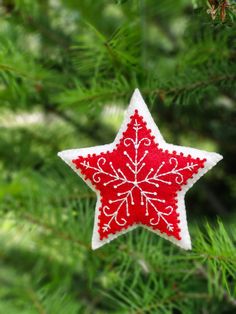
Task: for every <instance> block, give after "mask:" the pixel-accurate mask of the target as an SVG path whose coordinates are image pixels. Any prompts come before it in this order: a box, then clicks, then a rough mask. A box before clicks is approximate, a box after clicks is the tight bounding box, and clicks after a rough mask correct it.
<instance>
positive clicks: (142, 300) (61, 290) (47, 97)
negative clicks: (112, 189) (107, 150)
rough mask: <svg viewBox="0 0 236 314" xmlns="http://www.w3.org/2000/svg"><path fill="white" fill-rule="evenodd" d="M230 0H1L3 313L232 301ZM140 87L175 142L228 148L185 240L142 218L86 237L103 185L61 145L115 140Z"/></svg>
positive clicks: (190, 202)
mask: <svg viewBox="0 0 236 314" xmlns="http://www.w3.org/2000/svg"><path fill="white" fill-rule="evenodd" d="M227 3H228V4H227V5H226V8H225V14H226V16H225V17H224V11H223V8H224V5H225V4H226V1H213V0H211V1H209V2H207V1H205V0H204V1H203V0H193V1H192V2H191V1H187V0H178V1H171V0H159V1H156V0H116V1H115V0H113V1H112V0H110V1H108V0H97V1H94V0H93V1H92V0H81V1H76V0H2V1H1V2H0V170H1V176H0V217H1V220H0V264H1V268H0V283H1V285H0V313H7V314H15V313H17V314H18V313H22V314H31V313H32V314H34V313H39V314H59V313H61V314H76V313H136V314H138V313H164V314H168V313H186V314H188V313H191V314H192V313H210V314H212V313H217V314H218V313H234V312H235V309H236V285H235V283H236V272H235V269H236V250H235V244H236V225H235V221H236V216H235V213H234V204H235V201H236V197H235V196H236V181H235V169H236V168H235V152H236V146H235V136H236V128H235V122H236V107H235V105H236V92H235V91H236V88H235V87H236V86H235V79H236V62H235V60H236V49H235V48H236V37H235V33H236V27H235V1H228V2H227ZM213 5H214V8H215V9H217V10H216V13H214V12H213V11H212V10H213ZM207 10H209V11H208V13H210V14H208V13H207ZM214 14H215V15H214ZM213 18H215V19H213ZM136 87H138V88H140V90H141V92H142V94H143V95H144V97H145V100H146V101H147V103H148V104H149V107H150V110H151V112H152V114H153V116H154V119H155V120H156V122H157V124H158V125H159V127H160V129H161V131H162V132H163V134H164V135H165V138H166V140H167V142H173V143H174V144H177V145H178V144H180V145H186V146H193V147H198V148H199V149H206V150H210V151H211V150H212V151H213V150H215V151H217V152H219V153H220V154H222V155H223V156H224V159H223V161H222V162H221V163H220V164H219V165H217V167H215V168H214V169H213V170H212V171H211V172H210V173H209V174H207V175H206V176H205V177H204V178H202V179H201V180H200V181H199V182H198V183H197V184H196V185H195V186H194V188H193V189H192V190H191V191H190V192H189V193H188V195H187V200H186V203H187V204H186V207H187V215H188V220H189V222H190V233H191V236H192V241H193V250H192V251H190V252H185V251H181V250H180V249H179V248H177V247H175V246H174V245H172V244H170V243H168V241H165V240H162V239H160V238H159V237H157V236H156V235H154V234H152V233H151V232H147V231H146V230H144V229H141V228H140V229H137V230H134V231H133V232H130V233H128V234H126V235H124V236H122V237H120V238H119V239H117V240H116V241H114V242H112V243H111V244H110V245H106V246H105V247H103V248H101V249H99V250H97V251H92V250H91V248H90V242H91V234H92V228H93V219H94V207H95V195H94V193H92V192H91V190H89V189H88V188H87V187H86V186H85V184H84V183H83V182H82V180H80V179H79V178H78V177H77V176H76V175H75V174H73V173H72V172H71V171H70V170H69V169H68V167H67V166H65V165H64V164H63V163H62V162H61V160H59V158H58V157H57V156H56V154H57V152H58V151H60V150H64V149H67V148H73V147H74V148H76V147H77V148H78V147H85V146H91V145H98V144H104V143H109V142H112V141H113V139H114V136H115V134H116V132H117V130H118V128H119V125H120V123H121V121H122V117H123V111H124V109H125V108H126V106H127V104H128V101H129V99H130V96H131V95H132V92H133V90H134V88H136Z"/></svg>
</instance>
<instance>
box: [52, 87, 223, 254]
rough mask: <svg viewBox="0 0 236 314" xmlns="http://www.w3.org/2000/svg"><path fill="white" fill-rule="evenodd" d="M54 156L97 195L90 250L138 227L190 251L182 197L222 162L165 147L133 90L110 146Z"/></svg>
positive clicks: (186, 149) (203, 153)
mask: <svg viewBox="0 0 236 314" xmlns="http://www.w3.org/2000/svg"><path fill="white" fill-rule="evenodd" d="M58 155H59V156H60V157H61V158H62V159H63V160H64V161H65V162H66V163H67V164H68V165H69V166H70V167H71V168H72V169H73V170H74V171H75V172H76V173H77V174H78V175H79V176H80V177H81V178H82V179H83V180H84V181H85V182H86V183H87V185H88V186H89V187H90V188H91V189H92V190H93V191H94V192H95V193H96V194H97V204H96V210H95V221H94V228H93V236H92V248H93V249H97V248H99V247H101V246H102V245H104V244H106V243H107V242H110V241H111V240H113V239H115V238H116V237H118V236H119V235H121V234H124V233H126V232H127V231H129V230H132V229H134V228H136V227H138V226H143V227H145V228H147V229H148V230H150V231H153V232H154V233H156V234H158V235H160V236H161V237H163V238H165V239H168V240H170V241H171V242H173V243H175V244H177V245H178V246H180V247H182V248H183V249H186V250H187V249H191V240H190V236H189V231H188V226H187V220H186V212H185V204H184V196H185V193H186V192H187V191H188V190H189V189H190V188H191V186H192V185H193V184H194V183H195V182H196V181H197V180H198V179H199V178H200V177H201V176H202V175H204V174H205V173H206V172H207V171H208V170H209V169H211V168H212V167H213V166H214V165H215V164H216V163H217V162H218V161H219V160H221V159H222V156H221V155H219V154H216V153H210V152H206V151H202V150H198V149H194V148H189V147H182V146H176V145H172V144H168V143H166V142H165V140H164V139H163V137H162V135H161V133H160V131H159V129H158V127H157V126H156V124H155V122H154V121H153V119H152V116H151V114H150V112H149V110H148V108H147V106H146V104H145V102H144V100H143V98H142V96H141V94H140V92H139V90H138V89H136V90H135V92H134V94H133V96H132V99H131V102H130V105H129V107H128V110H127V113H126V116H125V119H124V122H123V124H122V125H121V128H120V130H119V132H118V134H117V136H116V138H115V140H114V142H113V143H111V144H108V145H102V146H96V147H90V148H82V149H71V150H65V151H62V152H60V153H58ZM81 227H82V226H81Z"/></svg>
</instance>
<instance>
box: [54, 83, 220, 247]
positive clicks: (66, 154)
mask: <svg viewBox="0 0 236 314" xmlns="http://www.w3.org/2000/svg"><path fill="white" fill-rule="evenodd" d="M136 109H137V110H138V111H139V113H140V114H141V115H142V116H143V118H144V121H146V122H147V127H148V128H149V129H151V133H152V135H153V136H154V137H155V142H156V143H158V144H159V147H160V148H162V149H164V150H166V149H167V150H168V151H176V152H177V153H183V154H184V155H185V156H188V155H189V154H190V155H191V156H192V157H194V158H201V159H203V158H205V159H206V162H205V164H204V168H201V169H199V171H198V173H197V174H194V175H193V178H192V179H189V180H188V184H186V185H184V186H182V190H181V191H179V192H178V193H177V194H178V196H177V213H179V217H178V218H179V220H180V223H179V228H180V237H181V240H177V239H175V238H174V237H172V236H168V235H166V234H164V233H161V232H159V231H157V230H153V229H151V228H149V227H147V226H143V225H142V226H143V227H145V228H147V229H148V230H150V231H152V232H154V233H156V234H158V235H160V236H161V237H163V238H165V239H167V240H169V241H171V242H173V243H175V244H176V245H178V246H180V247H182V248H183V249H185V250H189V249H191V239H190V235H189V231H188V226H187V219H186V210H185V202H184V197H185V193H186V192H187V191H188V190H189V189H190V188H191V187H192V185H193V184H194V183H195V182H196V181H197V180H198V179H199V178H200V177H201V176H203V175H204V174H205V173H206V172H207V171H208V170H210V169H211V168H212V167H213V166H214V165H216V164H217V162H218V161H220V160H221V159H222V158H223V157H222V156H221V155H219V154H217V153H210V152H206V151H203V150H198V149H195V148H190V147H183V146H177V145H173V144H168V143H166V142H165V140H164V139H163V137H162V135H161V133H160V131H159V129H158V127H157V125H156V124H155V122H154V121H153V118H152V116H151V114H150V112H149V110H148V108H147V105H146V104H145V102H144V100H143V98H142V95H141V94H140V92H139V90H138V89H135V91H134V93H133V96H132V98H131V101H130V104H129V107H128V108H127V111H126V114H125V118H124V121H123V123H122V125H121V128H120V130H119V132H118V134H117V136H116V138H115V140H114V142H113V143H111V144H107V145H101V146H95V147H89V148H81V149H70V150H65V151H62V152H59V153H58V156H59V157H60V158H62V159H63V160H64V161H65V162H66V163H67V164H68V165H69V166H70V167H71V168H72V169H73V170H74V171H75V172H76V173H77V174H78V175H79V176H80V177H81V178H82V179H83V180H84V181H85V182H86V184H87V185H88V186H89V187H90V188H91V189H92V190H93V191H94V192H95V193H96V194H97V203H96V209H95V219H94V227H93V236H92V249H97V248H99V247H101V246H102V245H104V244H106V243H108V242H110V241H112V240H114V239H115V238H117V237H118V236H119V235H121V234H124V233H126V232H127V231H129V230H132V229H135V228H136V227H138V226H139V224H136V225H133V226H131V227H129V228H128V229H124V230H122V231H120V232H117V233H116V234H111V235H109V236H108V238H106V239H103V240H100V236H99V233H98V216H99V208H100V206H101V198H100V193H99V191H97V190H96V188H95V187H94V186H93V185H92V184H91V182H90V181H89V180H85V178H84V175H83V174H82V173H81V172H80V170H79V169H76V167H75V165H74V164H73V162H72V160H73V159H76V158H77V157H78V156H83V157H85V156H87V155H88V154H100V153H101V152H107V151H112V150H113V149H114V148H115V147H116V144H118V143H119V141H120V139H121V138H122V134H123V132H124V131H125V130H126V129H127V124H128V123H129V122H130V116H132V115H133V114H134V111H135V110H136Z"/></svg>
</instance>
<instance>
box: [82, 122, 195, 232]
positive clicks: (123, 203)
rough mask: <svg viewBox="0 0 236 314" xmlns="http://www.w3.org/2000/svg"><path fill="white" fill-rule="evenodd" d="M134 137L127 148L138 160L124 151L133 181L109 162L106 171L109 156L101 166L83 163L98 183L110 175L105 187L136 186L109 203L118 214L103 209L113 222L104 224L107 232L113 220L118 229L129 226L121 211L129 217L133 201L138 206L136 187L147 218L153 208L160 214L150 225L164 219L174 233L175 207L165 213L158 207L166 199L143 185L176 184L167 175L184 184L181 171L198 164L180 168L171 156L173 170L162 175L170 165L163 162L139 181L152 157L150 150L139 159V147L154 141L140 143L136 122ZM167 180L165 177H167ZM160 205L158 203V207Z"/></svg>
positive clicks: (127, 142) (107, 207)
mask: <svg viewBox="0 0 236 314" xmlns="http://www.w3.org/2000/svg"><path fill="white" fill-rule="evenodd" d="M133 129H134V138H131V137H128V138H125V140H124V145H125V146H126V147H130V146H132V147H133V148H134V158H132V157H131V156H130V155H129V153H128V152H127V151H124V156H125V157H126V158H127V163H126V167H127V168H128V169H129V170H130V172H131V176H132V179H130V178H129V179H128V178H127V176H126V175H125V174H124V173H123V171H122V170H121V169H120V168H118V169H115V167H114V166H113V163H112V162H109V165H110V168H111V172H108V171H105V170H104V169H103V166H104V165H105V164H106V162H107V160H106V158H105V157H100V158H99V159H98V161H97V166H96V167H94V166H91V165H90V163H89V161H83V162H81V165H82V166H84V167H85V168H86V169H93V170H95V173H94V174H93V176H92V179H93V181H94V182H95V183H99V182H100V181H101V175H106V176H107V177H109V180H108V181H107V182H105V183H104V186H107V185H109V184H114V185H113V187H114V189H117V188H119V187H120V186H122V185H123V184H126V183H129V184H131V185H132V188H131V189H129V190H128V191H125V192H117V193H116V194H117V196H118V198H117V199H113V200H109V204H113V203H118V207H117V208H116V210H115V211H114V212H111V213H110V212H109V210H110V207H109V206H107V205H106V206H104V207H103V208H102V211H103V213H104V215H105V216H106V217H110V220H109V221H108V223H106V224H104V225H103V226H102V229H103V231H108V230H109V229H110V225H111V223H112V221H115V223H116V224H117V225H118V226H121V227H123V226H125V225H126V223H127V220H126V219H125V218H124V217H119V212H120V209H121V208H122V207H124V208H125V211H126V216H127V217H129V216H130V212H129V201H130V204H131V205H135V200H134V197H133V190H134V189H135V188H136V189H138V190H139V191H140V204H141V205H143V206H145V215H146V216H149V209H150V207H152V208H153V209H154V210H155V212H156V213H157V217H156V220H155V218H150V221H149V222H150V224H151V225H152V226H156V225H158V224H159V222H160V220H161V219H162V220H163V221H164V223H165V224H166V227H167V230H168V231H173V230H174V226H173V224H171V223H169V222H168V220H167V219H166V217H167V216H169V215H171V214H172V212H173V207H172V206H167V207H166V208H165V210H167V212H162V211H160V210H159V209H158V208H157V207H158V203H165V200H164V199H159V198H157V194H158V193H157V192H149V191H145V190H143V188H142V186H140V184H141V183H148V184H150V185H154V186H155V187H157V188H158V187H159V185H160V183H164V184H167V185H171V184H172V182H171V181H168V180H165V176H167V175H175V182H176V183H177V184H179V185H180V184H182V183H183V181H184V178H183V174H182V173H181V171H183V170H189V171H193V170H194V167H196V166H198V165H197V164H194V163H193V162H191V163H187V166H185V167H182V168H178V160H177V159H176V158H174V157H171V158H170V159H169V164H170V165H171V166H173V168H172V169H171V170H170V171H167V172H163V173H162V172H161V170H162V168H163V166H164V165H165V164H166V162H164V161H163V162H162V163H161V164H160V166H159V167H158V168H157V169H156V171H155V170H154V168H151V169H150V170H149V172H148V174H147V175H146V177H145V178H144V179H142V180H139V173H140V171H141V170H142V169H143V168H144V167H145V166H146V163H145V162H144V160H145V158H146V156H147V155H148V153H149V152H148V150H145V151H144V154H143V155H142V156H141V158H139V147H140V145H141V144H142V145H144V146H146V147H148V146H150V145H151V140H150V139H149V138H142V139H140V140H139V130H140V129H142V126H140V124H139V123H138V122H137V120H135V123H134V126H133ZM163 177H164V178H163ZM156 203H157V204H156Z"/></svg>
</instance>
